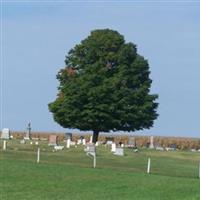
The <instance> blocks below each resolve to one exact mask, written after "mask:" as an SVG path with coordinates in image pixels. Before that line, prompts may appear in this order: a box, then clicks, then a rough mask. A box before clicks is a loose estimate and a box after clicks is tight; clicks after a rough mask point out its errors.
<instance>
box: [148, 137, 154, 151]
mask: <svg viewBox="0 0 200 200" xmlns="http://www.w3.org/2000/svg"><path fill="white" fill-rule="evenodd" d="M149 148H150V149H154V141H153V136H151V137H150V145H149Z"/></svg>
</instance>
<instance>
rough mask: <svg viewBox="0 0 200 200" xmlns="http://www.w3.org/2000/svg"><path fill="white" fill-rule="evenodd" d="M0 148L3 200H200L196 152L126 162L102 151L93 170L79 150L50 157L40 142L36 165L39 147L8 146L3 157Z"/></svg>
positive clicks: (145, 153)
mask: <svg viewBox="0 0 200 200" xmlns="http://www.w3.org/2000/svg"><path fill="white" fill-rule="evenodd" d="M0 143H1V144H0V170H1V172H0V197H1V198H0V199H2V200H3V199H4V200H13V199H15V200H16V199H19V200H94V199H95V200H102V199H104V200H111V199H112V200H113V199H114V200H121V199H125V200H128V199H130V200H161V199H162V200H200V179H198V164H199V161H200V152H189V151H171V152H166V151H156V150H149V149H140V150H139V152H138V153H135V152H134V151H133V150H131V149H127V148H125V156H116V155H113V154H112V153H111V151H110V149H111V148H110V146H103V145H101V146H98V147H97V167H96V168H95V169H94V168H92V162H93V159H92V157H90V156H87V155H86V153H85V152H84V151H83V149H84V147H83V146H82V145H79V146H78V147H77V148H75V147H71V148H70V149H66V148H65V149H64V150H62V151H56V152H53V151H52V150H53V147H48V146H47V141H39V147H40V149H41V156H40V163H36V152H37V148H38V146H37V145H35V144H32V145H31V144H30V141H28V142H27V143H26V144H20V141H19V140H9V141H8V145H7V149H6V150H5V151H3V150H2V143H3V141H0ZM33 143H34V142H33ZM149 157H150V158H151V173H150V174H146V169H147V160H148V158H149Z"/></svg>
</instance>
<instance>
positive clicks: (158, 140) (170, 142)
mask: <svg viewBox="0 0 200 200" xmlns="http://www.w3.org/2000/svg"><path fill="white" fill-rule="evenodd" d="M11 135H12V136H13V138H16V139H22V138H23V137H24V135H25V133H24V132H17V131H13V132H11ZM31 135H32V138H33V139H35V138H38V139H39V140H41V139H48V138H49V135H57V136H58V141H63V140H64V139H65V134H64V133H61V132H32V134H31ZM80 136H81V134H79V133H77V134H76V133H73V134H72V140H73V141H77V140H78V139H79V138H80ZM83 136H84V138H85V139H86V141H89V140H90V136H91V134H83ZM107 137H114V141H115V142H116V143H119V142H122V143H123V144H127V143H128V140H129V136H127V135H125V136H122V135H121V136H119V135H116V136H114V135H112V136H110V135H109V136H106V135H100V136H99V141H102V142H104V141H106V139H107ZM131 137H135V142H136V145H137V147H146V146H147V145H148V144H149V142H150V136H138V135H137V136H131ZM154 145H155V146H161V147H171V146H176V147H177V148H178V149H180V150H187V149H200V139H198V138H183V137H162V136H154Z"/></svg>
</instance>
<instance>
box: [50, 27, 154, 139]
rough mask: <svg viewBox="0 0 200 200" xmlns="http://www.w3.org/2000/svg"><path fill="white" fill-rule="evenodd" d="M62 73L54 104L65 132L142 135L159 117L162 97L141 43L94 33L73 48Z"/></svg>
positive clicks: (112, 33) (104, 31)
mask: <svg viewBox="0 0 200 200" xmlns="http://www.w3.org/2000/svg"><path fill="white" fill-rule="evenodd" d="M65 64H66V67H65V68H64V69H61V70H60V71H59V73H58V75H57V79H58V80H59V82H60V85H59V87H58V95H57V98H56V100H55V101H54V102H52V103H50V104H49V110H50V111H51V112H52V113H53V117H54V120H55V121H56V122H57V123H58V124H60V125H61V126H62V127H64V128H77V129H80V130H84V131H86V130H92V131H93V142H94V143H95V142H96V141H97V140H98V135H99V132H100V131H106V132H107V131H111V130H113V131H117V130H121V131H136V130H142V129H145V128H150V127H152V125H153V122H154V120H155V119H156V118H157V116H158V114H157V113H156V109H157V107H158V103H157V102H156V99H157V95H153V94H150V87H151V83H152V80H151V79H150V77H149V74H150V71H149V65H148V62H147V60H146V59H144V57H142V56H141V55H139V54H138V53H137V48H136V45H135V44H133V43H131V42H129V43H126V42H125V40H124V37H123V36H122V35H121V34H119V33H118V32H117V31H113V30H110V29H102V30H94V31H92V32H91V34H90V35H89V36H88V37H87V38H86V39H84V40H82V41H81V43H80V44H77V45H76V46H75V47H74V48H72V49H71V50H70V51H69V53H68V55H67V56H66V59H65Z"/></svg>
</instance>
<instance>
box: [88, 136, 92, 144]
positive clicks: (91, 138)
mask: <svg viewBox="0 0 200 200" xmlns="http://www.w3.org/2000/svg"><path fill="white" fill-rule="evenodd" d="M89 143H92V135H91V136H90V142H89Z"/></svg>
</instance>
